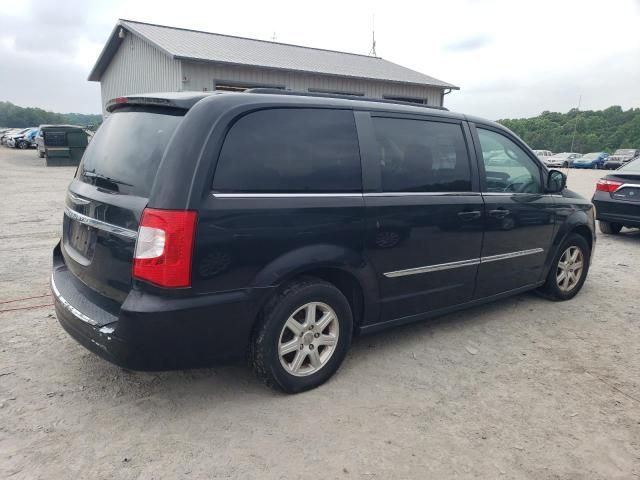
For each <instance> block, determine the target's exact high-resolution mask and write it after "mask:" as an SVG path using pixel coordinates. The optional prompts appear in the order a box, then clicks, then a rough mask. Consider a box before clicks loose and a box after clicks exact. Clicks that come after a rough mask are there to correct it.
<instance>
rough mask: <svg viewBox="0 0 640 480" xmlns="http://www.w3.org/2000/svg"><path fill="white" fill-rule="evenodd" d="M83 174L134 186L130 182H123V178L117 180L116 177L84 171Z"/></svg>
mask: <svg viewBox="0 0 640 480" xmlns="http://www.w3.org/2000/svg"><path fill="white" fill-rule="evenodd" d="M82 175H83V176H85V177H89V178H99V179H100V180H104V181H105V182H110V183H115V184H117V185H125V186H127V187H133V185H131V184H130V183H126V182H123V181H122V180H116V179H115V178H111V177H107V176H106V175H103V174H101V173H96V172H90V171H84V172H82Z"/></svg>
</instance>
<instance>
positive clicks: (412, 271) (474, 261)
mask: <svg viewBox="0 0 640 480" xmlns="http://www.w3.org/2000/svg"><path fill="white" fill-rule="evenodd" d="M542 252H544V249H543V248H532V249H529V250H521V251H518V252H510V253H502V254H500V255H490V256H488V257H481V258H470V259H468V260H460V261H457V262H449V263H439V264H437V265H427V266H426V267H417V268H409V269H406V270H396V271H395V272H386V273H385V274H384V276H385V277H387V278H395V277H404V276H406V275H416V274H419V273H431V272H439V271H441V270H449V269H451V268H461V267H470V266H473V265H480V264H482V263H490V262H497V261H500V260H508V259H511V258H517V257H523V256H525V255H535V254H537V253H542Z"/></svg>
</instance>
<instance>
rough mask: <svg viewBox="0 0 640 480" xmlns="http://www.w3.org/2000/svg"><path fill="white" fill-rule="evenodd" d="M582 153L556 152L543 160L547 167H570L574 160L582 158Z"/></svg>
mask: <svg viewBox="0 0 640 480" xmlns="http://www.w3.org/2000/svg"><path fill="white" fill-rule="evenodd" d="M581 156H582V155H581V154H579V153H572V152H563V153H556V154H555V155H552V156H550V157H546V158H543V159H542V161H543V162H544V164H545V165H546V166H547V167H564V168H568V167H569V166H570V165H571V163H572V162H573V160H575V159H576V158H580V157H581Z"/></svg>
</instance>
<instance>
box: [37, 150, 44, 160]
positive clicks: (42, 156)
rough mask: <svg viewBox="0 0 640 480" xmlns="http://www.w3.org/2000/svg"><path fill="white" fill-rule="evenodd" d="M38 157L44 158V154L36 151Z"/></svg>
mask: <svg viewBox="0 0 640 480" xmlns="http://www.w3.org/2000/svg"><path fill="white" fill-rule="evenodd" d="M38 156H39V157H40V158H44V152H41V151H40V150H38Z"/></svg>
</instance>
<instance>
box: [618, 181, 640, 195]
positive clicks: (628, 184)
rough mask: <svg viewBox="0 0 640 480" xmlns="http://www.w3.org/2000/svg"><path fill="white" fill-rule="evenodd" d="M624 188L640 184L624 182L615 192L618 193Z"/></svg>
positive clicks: (637, 186) (639, 185) (635, 186)
mask: <svg viewBox="0 0 640 480" xmlns="http://www.w3.org/2000/svg"><path fill="white" fill-rule="evenodd" d="M623 188H640V184H637V183H623V184H622V185H620V186H619V187H618V188H616V191H615V192H613V193H616V192H617V191H618V190H621V189H623Z"/></svg>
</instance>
